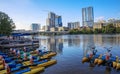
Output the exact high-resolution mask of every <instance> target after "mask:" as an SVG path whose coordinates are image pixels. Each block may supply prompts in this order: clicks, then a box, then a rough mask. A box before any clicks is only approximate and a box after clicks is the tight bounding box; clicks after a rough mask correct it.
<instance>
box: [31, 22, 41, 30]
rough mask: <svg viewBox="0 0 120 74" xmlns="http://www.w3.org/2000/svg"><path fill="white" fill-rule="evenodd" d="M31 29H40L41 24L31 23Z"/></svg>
mask: <svg viewBox="0 0 120 74" xmlns="http://www.w3.org/2000/svg"><path fill="white" fill-rule="evenodd" d="M31 30H32V31H39V30H40V24H37V23H32V24H31Z"/></svg>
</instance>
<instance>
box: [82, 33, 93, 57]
mask: <svg viewBox="0 0 120 74" xmlns="http://www.w3.org/2000/svg"><path fill="white" fill-rule="evenodd" d="M82 42H83V46H82V47H83V56H86V54H87V53H88V52H89V50H90V47H94V46H95V43H94V40H93V35H90V36H88V35H83V36H82Z"/></svg>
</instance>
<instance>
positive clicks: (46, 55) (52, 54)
mask: <svg viewBox="0 0 120 74" xmlns="http://www.w3.org/2000/svg"><path fill="white" fill-rule="evenodd" d="M56 54H57V53H56V52H50V53H48V54H45V55H43V56H41V57H40V58H41V59H45V58H46V59H47V58H51V57H52V56H55V55H56Z"/></svg>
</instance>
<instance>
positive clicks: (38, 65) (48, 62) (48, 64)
mask: <svg viewBox="0 0 120 74" xmlns="http://www.w3.org/2000/svg"><path fill="white" fill-rule="evenodd" d="M56 62H57V61H56V60H50V61H47V62H43V63H41V62H39V64H37V65H35V66H34V65H31V63H30V62H24V63H23V65H24V66H29V67H30V68H31V69H33V68H38V67H47V66H50V65H53V64H55V63H56ZM30 65H31V66H30Z"/></svg>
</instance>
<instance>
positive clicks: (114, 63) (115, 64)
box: [112, 56, 119, 68]
mask: <svg viewBox="0 0 120 74" xmlns="http://www.w3.org/2000/svg"><path fill="white" fill-rule="evenodd" d="M118 62H119V57H118V56H116V61H113V62H112V67H113V68H116V66H117V63H118Z"/></svg>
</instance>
